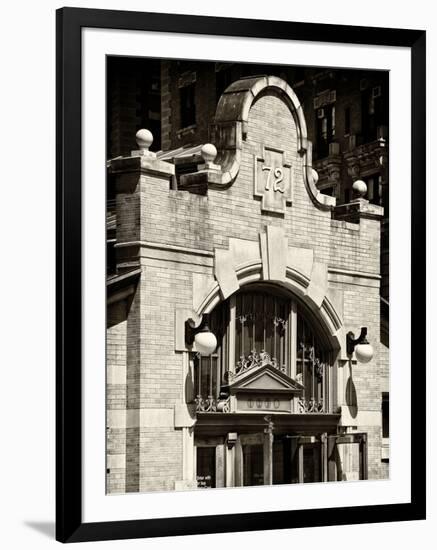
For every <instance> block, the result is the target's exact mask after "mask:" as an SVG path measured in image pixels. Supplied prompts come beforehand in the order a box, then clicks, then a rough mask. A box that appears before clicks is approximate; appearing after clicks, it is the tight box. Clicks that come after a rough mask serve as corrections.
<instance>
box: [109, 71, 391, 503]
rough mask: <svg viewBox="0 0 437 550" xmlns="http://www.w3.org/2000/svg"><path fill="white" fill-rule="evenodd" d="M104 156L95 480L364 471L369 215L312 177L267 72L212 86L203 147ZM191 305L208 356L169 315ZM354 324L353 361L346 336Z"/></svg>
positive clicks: (382, 350) (295, 125)
mask: <svg viewBox="0 0 437 550" xmlns="http://www.w3.org/2000/svg"><path fill="white" fill-rule="evenodd" d="M151 142H152V137H151V134H150V133H149V132H147V131H140V132H138V134H137V143H138V146H137V148H136V149H135V150H133V151H132V153H131V155H129V156H125V157H118V158H115V159H112V160H110V161H109V163H108V166H109V168H108V171H109V176H108V177H109V180H110V181H111V184H112V185H114V189H115V216H114V219H112V220H111V224H112V225H111V228H112V229H111V231H112V234H111V238H113V239H114V241H115V246H114V250H115V257H114V262H115V265H116V271H115V273H114V274H112V275H111V276H109V277H108V280H107V289H108V293H107V294H108V330H107V451H108V454H107V474H106V475H107V491H108V493H120V492H138V491H152V490H159V491H164V490H175V489H176V490H183V489H197V488H214V487H236V486H251V485H270V484H280V483H287V484H291V483H302V482H325V481H342V480H358V479H379V478H383V477H385V476H386V474H387V470H386V468H385V465H384V464H382V455H381V449H382V416H381V395H382V391H383V381H382V378H381V369H380V363H381V362H382V361H384V362H386V361H387V354H388V350H387V348H386V347H385V346H384V345H383V344H382V343H381V341H380V296H379V286H380V272H379V270H380V261H379V258H380V254H379V253H380V250H379V246H380V221H381V217H382V214H383V209H382V208H381V207H380V206H376V205H373V204H370V203H369V202H368V201H367V200H365V199H364V198H362V197H361V196H359V195H357V196H356V197H355V199H354V200H352V201H351V202H349V203H348V204H345V205H337V204H336V199H335V198H334V197H331V196H328V195H324V194H322V193H321V192H320V191H319V190H318V189H317V187H316V182H317V174H316V172H315V171H314V170H313V168H312V159H311V142H310V141H309V140H308V137H307V130H306V123H305V117H304V114H303V110H302V107H301V105H300V103H299V100H298V98H297V97H296V95H295V93H294V92H293V90H292V89H291V88H290V87H289V85H288V84H287V83H286V82H285V81H283V80H281V79H280V78H278V77H269V76H262V77H251V78H244V79H241V80H239V81H237V82H234V83H233V84H231V85H230V86H229V87H228V88H227V89H226V91H225V93H224V94H223V95H222V96H221V99H220V101H219V103H218V106H217V111H216V114H215V118H214V120H212V121H211V128H210V143H209V144H199V145H198V146H195V147H185V148H179V149H175V150H172V151H161V152H159V153H152V152H150V150H149V147H150V145H151ZM206 318H207V319H208V328H209V330H210V331H211V332H212V333H213V334H214V335H215V338H216V340H217V346H216V348H215V350H214V352H213V353H212V354H210V355H207V356H204V355H200V354H199V353H198V350H197V349H196V343H195V342H194V343H191V342H190V341H188V340H187V335H186V324H187V321H188V320H192V322H193V325H194V326H199V325H201V324H202V323H204V322H205V319H206ZM361 327H366V328H367V333H368V334H367V337H368V341H369V342H370V344H371V345H372V347H373V352H374V353H373V357H372V358H371V359H370V360H369V361H368V362H366V363H361V362H359V361H357V357H356V353H355V352H354V351H351V350H350V349H348V346H347V336H346V335H347V333H348V332H349V331H352V332H353V333H354V334H355V335H357V334H358V333H359V332H360V328H361Z"/></svg>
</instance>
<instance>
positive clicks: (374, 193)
mask: <svg viewBox="0 0 437 550" xmlns="http://www.w3.org/2000/svg"><path fill="white" fill-rule="evenodd" d="M363 180H364V181H365V182H366V185H367V195H366V197H367V199H368V201H369V202H371V203H372V204H377V205H380V204H381V198H382V189H381V186H382V178H381V176H380V175H379V174H374V175H372V176H368V177H365V178H363Z"/></svg>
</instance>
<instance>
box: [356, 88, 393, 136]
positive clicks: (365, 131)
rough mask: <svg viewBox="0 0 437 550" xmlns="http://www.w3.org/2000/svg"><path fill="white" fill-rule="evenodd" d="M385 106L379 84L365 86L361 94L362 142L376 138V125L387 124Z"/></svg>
mask: <svg viewBox="0 0 437 550" xmlns="http://www.w3.org/2000/svg"><path fill="white" fill-rule="evenodd" d="M387 111H388V110H387V108H386V107H385V105H384V97H383V94H382V87H381V86H374V87H370V88H367V89H366V90H364V91H363V92H362V95H361V133H362V136H363V140H364V142H365V143H366V142H369V141H375V140H376V139H378V127H379V126H385V125H386V124H387Z"/></svg>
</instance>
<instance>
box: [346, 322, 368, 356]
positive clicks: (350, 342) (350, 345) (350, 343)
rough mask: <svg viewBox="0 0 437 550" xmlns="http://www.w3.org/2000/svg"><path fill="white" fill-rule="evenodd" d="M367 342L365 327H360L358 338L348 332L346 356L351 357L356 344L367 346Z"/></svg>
mask: <svg viewBox="0 0 437 550" xmlns="http://www.w3.org/2000/svg"><path fill="white" fill-rule="evenodd" d="M368 343H369V342H368V341H367V327H361V332H360V335H359V336H358V338H355V334H354V333H353V332H352V331H350V332H348V333H347V334H346V349H347V353H348V355H352V354H353V352H354V349H355V346H356V345H358V344H368Z"/></svg>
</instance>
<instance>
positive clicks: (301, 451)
mask: <svg viewBox="0 0 437 550" xmlns="http://www.w3.org/2000/svg"><path fill="white" fill-rule="evenodd" d="M229 435H232V436H233V437H232V441H231V440H230V439H229V438H228V439H226V438H225V437H217V438H206V439H202V440H199V441H198V443H197V445H196V453H195V471H196V478H197V485H198V487H199V488H214V487H225V486H227V487H241V486H244V487H250V486H257V485H271V484H273V485H281V484H292V483H319V482H325V481H347V480H363V479H367V434H365V433H354V434H335V435H328V434H326V433H322V434H317V435H295V434H293V435H289V434H274V435H273V434H272V433H271V432H267V433H266V432H264V433H259V432H258V433H249V434H247V433H246V434H240V435H238V434H236V433H232V434H229Z"/></svg>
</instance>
